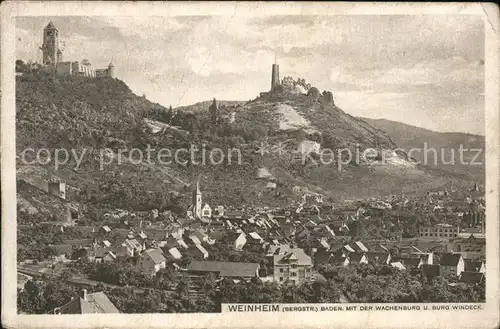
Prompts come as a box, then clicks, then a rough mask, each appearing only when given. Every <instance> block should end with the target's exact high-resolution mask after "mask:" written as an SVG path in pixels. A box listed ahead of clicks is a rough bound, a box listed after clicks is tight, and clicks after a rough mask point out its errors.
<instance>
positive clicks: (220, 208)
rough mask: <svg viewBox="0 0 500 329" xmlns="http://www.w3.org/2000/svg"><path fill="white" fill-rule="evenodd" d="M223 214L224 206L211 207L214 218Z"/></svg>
mask: <svg viewBox="0 0 500 329" xmlns="http://www.w3.org/2000/svg"><path fill="white" fill-rule="evenodd" d="M223 216H224V206H217V207H215V208H214V209H212V217H213V218H215V219H219V218H221V217H223Z"/></svg>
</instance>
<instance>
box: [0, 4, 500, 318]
mask: <svg viewBox="0 0 500 329" xmlns="http://www.w3.org/2000/svg"><path fill="white" fill-rule="evenodd" d="M239 4H240V3H232V4H226V5H225V6H223V5H222V4H219V5H221V8H222V7H223V8H226V9H227V10H225V11H224V12H221V11H217V10H215V9H214V12H209V11H206V12H201V11H196V10H194V11H193V13H189V12H188V11H187V10H186V11H178V12H179V14H175V13H176V11H175V10H173V11H172V12H169V11H168V10H167V9H166V8H167V6H166V5H165V6H166V7H165V14H163V13H162V12H158V13H157V14H154V13H153V12H151V11H149V14H148V15H135V14H132V13H131V12H127V13H125V14H122V13H121V12H120V13H115V14H109V15H106V14H105V12H104V11H103V12H101V13H100V14H98V15H97V14H89V15H83V14H81V15H80V14H77V12H76V11H75V13H74V14H70V13H68V11H67V10H66V11H64V10H63V11H62V12H56V11H47V12H46V14H43V13H44V12H43V11H40V13H38V14H31V15H27V14H24V15H23V14H22V12H20V13H19V14H16V15H15V17H12V18H11V22H12V24H11V25H12V26H11V27H10V31H12V34H13V35H12V36H11V39H10V40H11V43H10V47H11V48H12V50H11V56H9V58H8V60H9V61H10V62H9V63H10V64H8V65H10V66H9V69H10V68H12V69H13V70H12V72H10V71H9V70H5V64H4V63H5V62H6V61H2V75H5V74H9V75H11V76H12V77H11V78H10V79H11V80H12V84H13V87H11V88H12V91H13V92H12V93H11V95H10V97H11V98H12V101H11V103H9V106H10V105H11V104H12V108H11V110H12V111H11V112H10V113H11V114H10V115H12V123H13V124H12V125H13V129H14V131H13V134H14V135H15V144H14V142H12V143H13V144H12V145H15V146H14V149H13V150H12V159H13V160H12V163H13V164H14V165H15V172H13V171H12V172H11V176H12V177H14V176H15V178H12V179H11V180H10V181H13V182H14V184H10V185H9V186H11V188H12V190H9V191H12V192H13V193H11V194H13V195H11V196H9V198H10V197H11V198H12V199H11V200H12V201H11V202H13V203H14V204H15V207H16V208H15V209H14V206H12V209H14V212H15V220H14V218H13V219H12V220H11V219H10V218H9V219H7V218H6V217H5V216H4V215H2V218H4V223H3V224H4V225H5V224H6V223H7V225H13V226H15V227H14V228H12V230H11V232H14V233H15V235H12V236H10V240H11V241H10V242H9V243H12V250H11V251H10V252H11V253H12V254H15V256H13V257H15V258H13V259H14V261H15V263H14V268H15V271H16V274H15V275H16V278H15V279H14V282H11V284H12V285H16V280H17V288H16V296H15V297H14V298H15V300H14V301H13V302H14V304H15V305H14V307H15V308H17V312H16V313H17V314H18V315H22V316H33V315H45V316H48V315H52V316H60V315H65V314H80V315H86V314H95V313H97V314H101V315H103V314H118V313H124V314H136V315H140V314H167V315H168V314H170V315H172V314H176V313H192V314H200V313H201V314H203V313H205V314H220V313H223V314H224V315H225V314H227V313H238V314H242V313H255V312H258V313H259V314H258V316H260V314H261V313H265V312H267V313H269V312H271V313H272V312H279V313H287V312H288V314H289V316H290V315H292V314H302V315H305V314H306V313H307V312H313V313H307V314H309V316H315V315H316V316H318V317H319V316H321V315H323V314H326V313H328V314H329V316H337V317H338V316H344V314H350V316H355V314H354V313H356V312H357V311H364V312H362V313H363V315H364V314H366V315H368V313H371V312H372V311H373V312H382V313H381V314H380V316H381V317H380V318H378V319H383V318H384V317H387V316H389V317H392V316H393V315H389V314H391V313H389V312H391V311H394V312H399V313H398V314H399V316H401V317H404V316H405V314H406V313H405V312H407V311H408V312H415V311H420V312H423V311H433V312H439V311H443V312H448V313H446V314H448V315H447V317H449V318H451V319H452V318H453V315H452V312H460V313H461V314H462V315H463V316H466V315H465V314H464V312H469V314H470V316H472V315H473V314H474V312H476V314H477V313H479V312H482V311H484V310H485V307H486V306H485V305H487V303H488V300H490V301H491V300H492V298H493V300H495V299H496V300H497V301H496V302H494V301H493V302H494V303H497V306H498V297H499V295H498V281H499V280H498V259H494V258H498V246H496V247H494V246H493V247H494V248H496V250H495V249H489V253H492V254H490V255H489V256H488V254H487V252H486V251H487V248H486V246H487V236H488V237H491V236H493V239H496V242H498V200H496V201H494V200H493V201H492V203H490V201H488V207H495V208H488V209H489V210H488V211H487V198H488V195H489V197H491V198H493V199H494V198H495V197H496V198H497V199H498V186H496V187H495V186H492V185H488V184H492V182H498V148H497V146H498V141H497V140H496V139H495V138H497V139H498V122H496V123H495V122H494V120H493V121H491V119H495V118H496V119H498V113H496V114H493V116H491V117H489V119H488V115H489V114H488V112H487V110H486V106H487V104H486V103H487V97H486V93H487V90H486V87H485V85H486V80H487V75H486V73H485V72H486V70H485V62H488V53H487V48H486V44H487V40H486V35H487V33H486V29H488V30H490V29H492V28H493V25H492V24H498V23H497V22H498V17H496V18H495V19H496V22H494V23H492V22H491V21H489V20H488V18H490V16H488V15H487V14H486V13H485V12H484V13H483V14H482V15H480V14H476V15H472V14H469V15H467V14H463V13H458V12H456V13H454V12H450V13H445V14H440V15H431V14H425V13H422V14H408V13H406V14H405V13H403V12H399V13H396V14H394V13H393V14H364V13H363V14H362V13H360V12H357V13H354V14H348V15H345V14H344V15H324V14H323V13H321V11H319V10H311V11H310V12H307V11H304V12H301V11H293V10H291V11H290V13H287V10H286V9H287V8H307V5H306V4H303V3H296V4H289V5H290V7H288V6H286V5H283V11H282V12H280V11H277V10H274V11H272V10H271V9H277V8H281V7H280V5H279V4H278V3H275V4H274V5H273V4H271V3H269V4H266V3H259V5H258V6H257V4H256V5H255V6H256V7H255V8H260V9H262V10H261V11H259V10H255V11H252V10H249V11H248V12H246V13H245V14H239V13H241V12H242V11H243V12H245V9H243V8H247V7H248V8H251V7H252V6H250V4H245V5H241V7H239V8H238V5H239ZM11 5H12V3H11ZM74 5H75V6H77V3H75V4H74ZM130 5H132V3H130ZM158 5H160V4H158ZM204 5H209V4H208V3H205V4H204ZM215 5H216V3H213V6H212V7H214V8H215ZM267 5H269V6H267ZM322 5H323V6H324V7H327V6H329V5H328V4H326V3H324V4H322ZM330 5H331V7H333V4H330ZM103 6H104V4H103ZM115 6H116V4H115ZM171 6H172V7H171V8H174V5H173V4H171ZM301 6H303V7H301ZM478 6H479V4H478ZM144 7H145V10H149V9H151V8H152V7H147V8H149V9H147V8H146V6H144ZM181 7H182V4H177V7H175V8H181ZM265 7H269V9H270V11H269V12H268V13H266V14H264V11H263V9H264V8H265ZM169 8H170V7H169ZM186 8H187V7H186ZM189 8H193V7H192V6H191V7H189ZM315 8H316V9H317V8H318V7H315ZM3 9H5V7H4V8H3ZM81 12H82V13H84V11H81ZM497 14H498V8H497V12H496V13H495V12H494V11H493V12H492V13H491V14H489V15H497ZM496 26H498V25H496ZM495 42H496V43H495V44H494V47H493V48H494V50H495V51H496V52H497V53H498V35H496V40H495ZM3 45H4V43H2V46H3ZM3 52H4V47H2V53H3ZM495 55H496V56H497V54H495ZM2 57H3V56H2ZM496 63H497V64H498V62H496ZM496 70H498V67H497V68H496ZM6 71H7V72H6ZM14 71H15V75H14ZM494 74H495V79H496V80H495V81H496V83H498V77H497V76H498V72H494ZM13 75H14V76H13ZM490 81H494V79H491V80H490ZM4 86H5V85H4V80H2V91H3V95H2V98H3V97H4V96H5V94H6V92H5V90H6V89H5V87H4ZM496 89H497V90H496V91H495V93H497V94H496V95H498V86H496ZM9 90H10V89H9ZM490 90H491V89H490ZM493 99H494V100H495V95H493ZM496 102H497V103H496V105H494V108H493V109H494V110H495V111H497V112H498V97H497V98H496ZM495 106H496V107H495ZM4 110H5V108H4V104H3V103H2V121H4V118H5V117H6V116H5V113H6V111H4ZM9 120H10V119H9ZM497 121H498V120H497ZM3 123H4V122H3ZM5 127H7V123H5V126H4V127H2V130H3V134H4V133H5V135H3V136H2V137H3V138H2V139H3V141H4V140H5V138H4V137H5V136H6V132H5V129H4V128H5ZM491 133H493V143H496V144H493V143H492V144H488V145H489V146H488V147H486V144H487V143H488V142H487V139H488V138H487V136H488V134H491ZM495 134H496V135H495ZM495 136H497V137H495ZM6 149H7V148H4V144H2V157H4V156H5V155H6V151H5V150H6ZM14 153H15V154H14ZM14 157H15V159H14ZM491 159H492V161H491ZM3 160H4V159H3ZM488 166H493V167H492V168H493V170H491V171H488V170H487V167H488ZM5 168H6V167H5V161H3V162H2V172H3V173H4V172H5V170H6V169H5ZM488 168H491V167H488ZM13 170H14V169H13ZM487 173H488V175H489V176H487ZM491 175H493V178H490V177H492V176H491ZM3 178H4V177H3V176H2V180H3V181H4V183H5V180H4V179H3ZM5 184H6V185H7V183H5ZM2 190H3V191H4V192H5V191H6V190H5V188H4V185H2ZM4 194H6V193H4ZM2 198H4V196H2ZM488 200H489V199H488ZM2 204H4V200H3V201H2ZM13 223H14V224H13ZM14 237H15V238H14ZM6 239H9V238H8V237H6V236H5V235H3V236H2V240H3V241H4V242H5V241H6ZM488 239H490V238H488ZM2 249H3V248H2ZM4 252H5V251H4ZM14 268H11V270H12V271H14ZM490 271H491V272H490ZM488 272H490V273H488ZM487 278H488V279H487ZM4 279H5V278H3V279H2V281H4ZM489 280H492V281H495V282H496V283H494V282H492V283H490V282H489ZM493 284H494V286H493ZM490 287H491V288H490ZM488 289H490V290H488ZM495 290H496V291H495ZM488 296H492V297H490V298H489V297H488ZM426 305H428V306H426ZM493 306H494V305H493ZM2 308H3V307H2ZM367 311H368V312H367ZM341 312H344V313H341ZM496 312H497V313H496V314H491V316H492V319H496V321H497V322H498V311H496ZM311 314H312V315H311ZM392 314H394V313H392ZM412 314H414V313H412ZM417 314H419V313H417ZM425 314H428V315H429V316H430V315H432V314H433V313H423V314H421V315H419V316H420V317H425V316H426V315H425ZM450 314H451V315H450ZM248 315H250V314H248ZM281 315H286V314H281ZM254 317H255V315H254ZM2 318H3V316H2ZM226 321H229V320H226ZM70 323H73V325H75V324H76V323H75V321H74V320H72V321H71V322H70ZM360 323H363V322H360ZM489 323H490V325H492V324H493V322H489ZM35 324H36V323H35ZM352 324H353V323H351V325H352ZM379 324H381V323H379ZM435 324H436V323H435ZM142 325H146V323H145V322H144V323H142ZM242 325H243V324H242ZM257 325H258V326H260V327H263V324H262V323H261V324H260V325H259V324H257ZM460 325H461V326H464V325H466V323H460Z"/></svg>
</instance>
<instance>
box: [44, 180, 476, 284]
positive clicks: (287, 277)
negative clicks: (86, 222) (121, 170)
mask: <svg viewBox="0 0 500 329" xmlns="http://www.w3.org/2000/svg"><path fill="white" fill-rule="evenodd" d="M314 201H316V202H314ZM317 201H318V200H317V198H313V200H310V202H300V203H298V204H295V205H293V206H291V207H290V208H289V209H260V210H256V209H248V208H243V209H232V208H229V209H225V208H224V207H222V206H218V207H215V208H214V210H212V208H211V207H210V206H209V205H208V204H204V205H202V193H201V191H200V188H199V184H196V188H195V190H194V191H193V204H192V205H191V206H190V207H189V208H188V210H187V216H186V218H177V219H175V218H172V221H171V222H170V223H169V224H168V225H167V226H162V227H155V226H152V225H149V226H145V227H143V225H142V223H141V224H140V225H139V228H134V227H132V228H129V229H123V228H110V226H102V227H100V229H99V230H95V231H96V232H95V238H94V239H90V240H86V241H71V240H68V241H65V244H63V245H54V248H55V250H56V254H57V255H56V257H57V258H58V260H64V258H69V257H73V258H75V257H77V258H78V257H86V258H87V259H88V260H90V261H94V262H113V261H115V260H116V259H117V258H134V260H135V264H136V266H137V267H138V268H139V269H140V270H141V271H143V272H144V273H148V274H151V275H154V274H156V273H157V272H158V271H160V270H161V269H162V268H166V267H167V266H173V267H174V269H175V270H178V271H184V272H187V273H191V274H193V273H194V274H198V273H215V274H216V275H217V276H220V277H225V276H228V277H232V278H234V279H235V280H238V278H236V277H239V279H242V278H243V279H248V278H250V277H253V276H261V277H269V278H271V279H272V280H274V281H276V282H293V283H300V282H304V281H307V280H311V279H313V278H314V277H315V273H314V271H313V264H314V263H316V264H321V263H330V264H334V265H344V266H348V265H349V264H363V263H364V264H369V263H383V264H388V265H390V266H392V267H395V268H398V269H400V270H422V271H424V272H425V274H426V275H438V274H439V273H445V272H446V271H447V270H446V269H447V268H448V267H447V266H451V265H446V264H445V263H446V262H448V261H447V259H453V260H455V259H458V260H460V259H461V260H460V261H458V260H457V263H456V264H454V265H453V266H454V267H455V272H456V275H457V276H462V272H464V274H463V275H464V280H465V278H466V277H467V278H469V277H471V275H472V274H470V273H468V272H473V271H470V268H469V267H468V268H465V267H464V266H461V265H460V263H459V262H462V263H464V264H465V263H467V262H469V260H467V259H464V257H463V256H462V255H461V254H460V251H454V250H453V251H454V252H453V253H451V255H454V256H453V257H451V258H450V257H442V258H441V260H440V262H439V263H438V264H435V263H434V260H435V257H434V252H433V251H429V252H422V251H420V249H418V248H417V247H416V246H414V247H413V249H414V250H413V251H412V252H411V253H408V255H405V256H402V255H395V254H394V253H391V251H390V250H389V247H388V246H387V245H386V246H384V245H382V244H379V245H375V246H374V245H371V246H367V245H365V243H363V242H362V241H360V240H356V241H353V240H352V237H351V236H352V235H356V234H355V233H353V232H351V231H353V230H355V228H356V225H355V224H356V222H359V218H360V217H361V216H363V214H364V213H365V212H366V209H363V208H361V207H351V208H345V207H344V208H342V209H334V208H332V206H329V205H326V204H323V203H322V202H317ZM320 201H322V200H320ZM372 203H373V206H372V204H368V207H367V208H368V209H378V208H380V207H381V206H384V207H387V205H386V204H385V202H372ZM156 215H158V214H156ZM331 215H335V216H334V218H335V219H332V218H331ZM115 217H116V216H115ZM153 217H155V216H153ZM117 218H120V216H118V217H117ZM438 227H439V230H438V235H436V236H435V237H446V238H447V239H449V240H452V239H454V238H457V237H458V234H459V231H458V230H457V229H455V228H454V227H452V226H449V225H439V226H438ZM421 232H424V231H423V229H422V228H421ZM431 233H432V231H427V234H428V235H429V237H431V235H430V234H431ZM468 240H470V239H468ZM218 244H224V245H226V246H227V247H229V248H230V249H231V250H233V251H235V252H242V251H252V252H256V253H258V254H261V255H262V260H264V259H267V262H266V264H267V266H266V268H262V267H261V264H260V263H237V262H235V263H232V262H218V261H213V260H212V259H213V258H212V257H210V250H211V249H212V246H217V245H218ZM417 246H418V244H417ZM449 251H450V250H444V251H442V252H440V253H439V254H440V255H445V254H446V252H449ZM189 260H190V261H191V262H190V263H187V262H188V261H189ZM270 264H272V266H270ZM479 268H481V269H482V270H484V264H483V266H479ZM219 269H221V270H220V271H219ZM227 273H233V274H231V275H229V274H228V275H226V274H227ZM234 273H245V275H241V276H239V275H236V274H234ZM479 273H484V271H483V272H479ZM477 277H478V278H479V275H477Z"/></svg>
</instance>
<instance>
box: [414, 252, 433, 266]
mask: <svg viewBox="0 0 500 329" xmlns="http://www.w3.org/2000/svg"><path fill="white" fill-rule="evenodd" d="M412 255H413V256H414V257H419V258H421V259H422V261H423V264H428V265H432V264H434V253H433V252H432V251H431V252H421V251H419V252H413V253H412Z"/></svg>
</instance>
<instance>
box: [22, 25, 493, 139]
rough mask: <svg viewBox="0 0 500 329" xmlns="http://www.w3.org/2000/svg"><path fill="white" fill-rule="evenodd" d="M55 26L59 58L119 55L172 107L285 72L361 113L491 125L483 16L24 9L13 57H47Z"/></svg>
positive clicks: (127, 69) (129, 73)
mask: <svg viewBox="0 0 500 329" xmlns="http://www.w3.org/2000/svg"><path fill="white" fill-rule="evenodd" d="M49 21H53V22H54V24H55V26H56V27H57V28H58V29H59V35H60V38H61V40H62V41H64V44H65V45H64V46H63V48H64V49H63V54H64V55H63V56H64V60H82V59H83V58H87V59H88V60H90V62H91V63H92V65H93V66H94V67H97V68H101V67H102V68H104V67H106V66H107V65H108V64H109V62H110V61H113V63H114V64H115V71H116V75H117V77H118V78H120V79H122V80H124V81H125V82H126V83H127V84H128V85H129V86H130V87H131V89H132V90H133V91H134V92H135V93H137V94H139V95H142V94H143V93H145V94H146V96H147V97H148V99H150V100H152V101H155V102H159V103H160V104H163V105H165V106H168V105H170V104H172V106H174V107H175V106H178V105H187V104H191V103H195V102H198V101H203V100H208V99H211V98H213V97H215V98H217V99H221V100H249V99H251V98H254V97H255V96H257V95H258V93H259V92H261V91H267V90H269V87H270V76H271V64H272V63H273V62H274V58H275V55H276V58H277V61H278V63H279V65H280V74H281V77H283V76H285V75H291V76H293V77H302V78H305V79H306V80H307V81H308V82H311V83H312V85H314V86H317V87H318V89H320V90H321V91H322V90H325V89H326V90H331V91H332V92H333V94H334V97H335V99H336V103H337V105H338V106H340V107H341V108H342V109H343V110H344V111H346V112H348V113H349V114H351V115H354V116H365V117H370V118H386V119H390V120H396V121H400V122H404V123H408V124H411V125H415V126H420V127H424V128H428V129H432V130H437V131H462V132H470V133H477V134H484V94H483V92H484V89H483V88H484V87H483V85H484V65H483V64H484V33H483V21H482V18H481V17H479V16H444V15H434V16H328V17H326V16H267V17H259V18H257V17H256V18H251V17H240V16H233V17H229V16H184V17H179V16H178V17H148V18H140V17H95V16H94V17H24V18H18V19H17V45H16V51H17V54H16V55H17V58H19V59H23V60H29V59H31V60H38V61H41V51H40V50H38V47H39V46H40V45H41V44H42V30H43V28H44V27H45V25H47V23H48V22H49Z"/></svg>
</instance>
